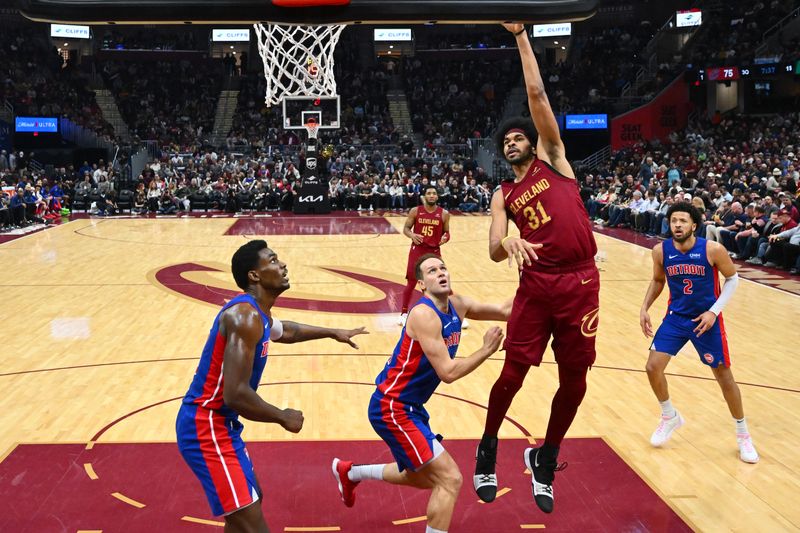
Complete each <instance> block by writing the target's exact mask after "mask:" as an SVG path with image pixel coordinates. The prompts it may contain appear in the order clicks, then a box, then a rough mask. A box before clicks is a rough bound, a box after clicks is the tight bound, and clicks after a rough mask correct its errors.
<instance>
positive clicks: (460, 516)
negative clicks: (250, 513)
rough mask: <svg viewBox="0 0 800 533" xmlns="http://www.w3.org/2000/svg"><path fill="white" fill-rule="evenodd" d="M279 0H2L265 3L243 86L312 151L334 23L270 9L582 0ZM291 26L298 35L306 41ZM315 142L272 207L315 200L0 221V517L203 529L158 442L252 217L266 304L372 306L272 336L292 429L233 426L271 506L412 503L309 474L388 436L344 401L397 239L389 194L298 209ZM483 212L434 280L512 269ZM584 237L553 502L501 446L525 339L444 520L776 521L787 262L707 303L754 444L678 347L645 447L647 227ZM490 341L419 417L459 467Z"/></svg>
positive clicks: (792, 373) (371, 362) (542, 4)
mask: <svg viewBox="0 0 800 533" xmlns="http://www.w3.org/2000/svg"><path fill="white" fill-rule="evenodd" d="M291 3H292V2H290V1H288V0H280V1H278V0H274V1H264V0H214V1H211V2H207V3H204V4H203V7H202V9H200V8H196V7H195V6H193V5H187V4H183V3H180V2H173V1H170V2H153V3H152V5H147V6H146V9H143V7H142V2H140V1H136V2H134V1H131V0H104V1H103V2H100V3H98V2H94V1H91V0H23V1H22V2H21V10H22V12H23V13H24V14H25V15H26V16H28V17H29V18H31V19H34V20H40V21H50V22H77V23H88V24H108V23H119V24H170V23H171V24H176V23H178V24H182V23H211V22H215V23H228V24H245V23H248V24H249V23H252V22H257V21H267V20H268V21H272V22H275V23H283V24H288V25H290V26H288V27H289V28H290V30H287V31H288V32H289V33H283V34H281V33H280V32H281V31H282V30H280V29H277V28H276V27H274V26H275V25H271V24H266V23H265V24H264V27H261V28H257V29H256V33H257V34H258V39H259V48H260V51H261V53H262V55H263V56H264V58H265V64H268V68H267V70H265V76H267V78H268V80H269V83H268V94H267V99H268V100H270V101H272V102H273V103H274V104H280V105H282V112H283V115H284V126H285V127H286V128H287V129H305V130H306V131H307V132H308V134H309V140H310V142H309V158H312V159H313V157H314V156H315V155H316V152H314V148H315V144H316V143H315V142H313V141H311V139H315V137H316V132H317V129H320V128H322V129H325V128H334V129H335V128H336V127H337V123H338V121H339V113H340V107H339V101H338V95H337V91H336V85H335V80H334V79H332V78H331V76H332V70H330V67H331V66H332V65H329V64H326V63H328V62H330V58H331V57H332V52H333V48H334V47H335V45H336V39H338V33H337V30H331V29H329V30H325V29H324V28H323V29H319V30H310V31H313V32H316V33H308V34H306V35H299V36H298V35H295V34H292V33H291V32H293V31H294V30H293V29H291V28H297V26H291V25H292V24H294V25H297V24H344V25H346V24H357V23H362V22H364V23H366V22H371V23H376V22H377V23H381V24H390V23H393V22H403V23H405V24H411V23H447V22H459V23H465V22H470V23H482V24H496V23H498V22H502V21H505V20H512V19H513V20H516V21H520V22H522V21H524V22H549V21H567V20H582V19H585V18H587V17H589V16H591V15H592V14H593V13H594V10H595V8H596V5H597V2H596V0H561V1H554V0H527V1H507V0H502V1H500V0H483V1H473V0H462V1H460V2H458V3H457V6H456V7H454V6H455V4H456V3H453V2H450V1H445V0H442V1H433V0H432V1H428V0H419V1H414V0H408V1H403V2H383V1H378V0H352V2H348V1H347V0H317V1H315V2H311V3H314V4H317V6H316V7H314V8H313V9H312V8H291V7H286V4H291ZM295 3H296V2H295ZM329 28H333V27H332V26H331V27H329ZM325 31H327V32H328V33H326V34H325V35H326V36H325V42H320V39H319V38H318V37H319V36H320V35H323V33H321V32H325ZM338 31H341V29H340V30H338ZM309 38H310V39H311V40H312V41H314V43H313V46H318V47H319V48H314V47H313V46H312V45H308V44H307V41H304V39H309ZM271 39H277V40H274V41H271ZM275 43H279V44H278V45H277V50H275V49H274V46H275ZM303 43H306V44H303ZM292 54H294V55H292ZM273 60H274V61H273ZM281 61H286V62H285V63H281ZM271 69H272V70H271ZM287 102H288V105H287ZM298 102H299V103H298ZM313 161H314V166H311V165H310V164H307V167H308V170H309V171H310V173H309V172H307V173H306V174H304V175H303V182H302V185H301V189H302V188H306V189H305V190H301V191H300V198H301V199H300V200H299V201H300V202H301V203H302V202H304V201H306V202H307V204H308V205H305V206H300V207H301V208H302V209H298V208H297V206H295V212H296V213H297V212H300V213H306V212H312V213H315V215H296V214H295V215H274V216H270V215H261V216H253V215H252V214H250V215H246V216H243V217H238V218H237V217H228V216H223V215H219V216H216V215H206V216H197V217H155V218H140V217H130V218H119V219H96V218H77V219H75V220H72V221H71V222H68V223H65V224H62V225H60V226H58V227H56V228H52V229H48V230H47V231H42V232H38V233H33V234H30V235H26V236H24V237H22V238H20V239H16V240H12V241H9V242H4V243H1V244H0V269H2V270H3V271H4V272H6V277H5V280H4V281H3V282H2V286H3V292H4V297H5V298H4V305H3V317H4V318H5V320H4V324H5V325H6V329H7V332H6V335H4V339H5V343H4V346H3V349H2V353H3V355H4V357H2V358H1V359H0V384H2V387H3V390H4V391H5V394H4V395H3V397H2V399H0V422H2V425H3V427H4V430H3V432H2V433H1V434H0V531H14V532H17V531H36V532H42V531H105V532H112V531H126V532H134V531H135V532H138V531H142V532H145V531H148V532H150V531H159V532H173V531H175V532H178V531H215V530H216V531H220V530H221V529H220V528H222V527H223V525H224V524H223V522H222V521H221V519H220V518H215V517H213V516H211V515H210V513H209V509H208V506H207V504H206V501H205V499H204V496H203V493H202V491H201V488H200V485H199V483H198V482H197V480H196V479H195V478H194V477H193V475H192V473H191V472H190V471H189V469H188V468H187V466H186V465H185V463H184V462H183V460H182V459H181V457H180V455H179V453H178V450H177V446H176V445H175V416H176V413H177V411H178V407H179V403H180V399H181V398H182V397H183V395H184V394H185V392H186V390H187V388H188V386H189V383H190V380H191V378H192V375H193V373H194V370H195V368H196V366H197V363H198V361H199V357H200V353H201V349H202V346H203V344H204V343H205V341H206V337H207V334H208V329H209V327H210V325H211V323H212V321H213V319H214V316H215V315H216V313H217V311H218V309H219V307H220V306H221V305H223V304H224V303H225V302H226V301H228V300H229V299H231V298H232V297H233V296H234V295H235V294H237V292H239V291H238V289H237V288H236V286H235V284H234V283H233V279H232V277H231V275H230V259H231V256H232V254H233V252H234V251H235V250H236V249H237V248H238V247H239V246H241V245H242V244H243V243H245V242H246V241H247V240H249V239H261V238H263V239H266V240H267V241H268V243H269V245H270V247H271V248H272V249H274V250H275V251H276V252H277V253H278V255H279V257H280V259H281V260H283V261H285V262H286V263H287V264H288V268H289V277H290V280H291V289H290V290H289V291H287V292H286V293H285V294H284V295H283V296H281V298H280V299H279V300H278V302H277V304H276V306H275V308H274V314H275V316H277V317H278V318H280V319H282V320H293V321H298V322H303V323H311V324H315V325H321V326H328V327H339V328H356V327H360V326H366V328H367V329H368V330H369V331H370V334H369V335H368V336H363V337H359V338H357V339H356V342H357V343H358V344H359V346H360V348H359V349H357V350H353V349H350V348H349V347H347V346H346V345H343V344H338V343H335V342H333V341H313V342H307V343H302V344H298V345H281V344H274V345H271V347H270V353H269V361H268V363H267V367H266V370H265V372H264V378H263V382H262V384H261V385H262V386H261V388H260V389H259V393H260V394H261V395H262V396H263V397H264V398H265V399H266V400H267V401H269V402H270V403H273V404H275V405H277V406H279V407H293V408H296V409H300V410H302V411H303V413H304V415H305V425H304V427H303V430H302V431H301V432H300V433H299V434H297V435H293V434H289V433H287V432H285V431H284V430H282V429H281V428H280V427H279V426H277V425H274V424H273V425H270V424H259V423H254V422H247V421H245V426H246V429H245V432H244V439H245V440H246V441H247V442H248V449H249V452H250V454H251V456H252V458H253V462H254V465H255V469H256V472H257V474H258V476H259V478H260V481H261V485H262V487H263V489H264V506H263V507H264V512H265V515H266V518H267V521H268V523H269V525H270V528H271V530H272V531H351V532H359V531H376V532H377V531H380V532H406V531H408V532H411V531H420V529H421V527H424V526H423V525H422V524H423V523H424V521H425V512H426V502H427V494H426V493H423V492H421V491H414V490H406V489H401V488H397V487H393V486H384V485H383V484H377V483H376V484H374V486H370V482H365V483H364V484H362V485H361V486H360V488H359V489H358V491H357V498H358V500H357V502H356V505H355V507H354V508H352V509H348V508H345V507H344V506H343V505H342V504H341V501H340V499H339V493H338V490H337V487H336V483H335V480H334V479H332V476H331V472H330V463H331V459H332V458H333V457H334V456H338V457H342V458H345V459H357V460H359V461H363V462H387V461H389V460H390V455H389V453H388V450H387V449H386V447H385V446H384V445H383V443H382V442H381V441H380V440H379V438H378V437H377V435H376V434H375V433H374V431H373V430H372V428H371V426H370V424H369V422H368V419H367V405H368V402H369V397H370V394H371V393H372V390H373V388H374V379H375V376H376V375H377V374H378V373H379V372H380V370H381V369H382V367H383V365H384V363H385V362H386V360H387V359H388V357H389V355H390V353H391V350H392V349H393V347H394V345H395V344H396V342H397V338H398V335H399V333H400V327H399V326H398V325H397V318H398V313H399V309H400V300H401V296H402V291H403V287H404V285H405V280H404V279H403V276H404V273H405V267H406V258H407V254H408V249H409V240H408V239H407V238H406V237H404V236H403V234H402V227H403V222H404V220H405V216H401V215H397V214H383V213H380V212H376V213H375V214H372V213H370V214H366V213H364V214H350V215H346V214H339V215H330V216H328V215H320V213H328V212H329V211H330V206H329V205H323V203H320V202H318V201H317V200H316V198H317V197H318V191H319V189H320V187H322V188H325V189H326V188H327V184H326V183H324V182H323V181H321V180H319V179H318V178H317V175H316V172H314V169H315V168H316V159H313ZM302 198H306V199H307V200H303V199H302ZM320 198H321V197H320ZM303 209H305V210H303ZM489 224H490V218H489V217H487V216H454V217H453V218H452V220H451V222H450V227H451V233H452V240H451V241H450V242H449V243H448V244H446V245H445V246H443V249H442V253H443V256H444V259H445V261H446V262H447V265H448V268H449V270H450V272H451V275H452V279H453V286H454V288H455V290H456V292H460V293H464V294H467V295H469V296H471V297H473V298H476V299H480V300H484V301H502V300H505V299H507V298H510V297H512V296H513V294H514V292H515V290H516V287H517V284H518V274H517V271H516V269H513V268H509V267H508V265H507V264H506V263H500V264H496V263H493V262H492V261H491V260H490V259H489V257H488V232H489ZM596 238H597V241H598V246H599V249H600V254H599V255H598V258H599V259H600V260H601V261H600V263H599V266H600V269H601V287H602V288H601V312H600V316H599V323H600V326H599V330H598V333H597V352H598V357H597V363H596V365H595V366H594V367H593V368H592V370H591V372H590V375H589V390H588V393H587V396H586V398H585V400H584V402H583V405H582V407H581V409H580V410H579V412H578V416H577V418H576V420H575V423H574V424H573V425H572V427H571V429H570V432H569V433H568V435H567V439H566V440H565V441H564V443H563V445H562V448H561V453H560V456H559V459H560V460H562V461H567V462H568V463H569V467H568V468H567V469H566V470H565V471H563V472H560V473H559V474H558V476H557V481H556V482H555V485H554V487H555V491H556V492H557V493H558V509H557V510H556V512H555V513H553V514H552V515H545V514H543V513H541V512H540V511H539V510H538V509H537V507H536V505H535V504H534V502H533V501H532V497H531V493H530V476H529V475H528V473H526V472H525V469H524V466H523V463H522V457H521V455H522V450H523V449H524V448H525V447H526V446H527V445H528V443H534V442H537V441H538V439H541V438H542V437H543V435H544V432H545V428H546V424H547V419H548V416H549V411H550V399H551V398H552V397H553V393H554V392H555V390H556V388H557V386H558V379H557V369H556V366H555V362H554V360H553V354H552V351H550V350H549V349H548V352H547V354H546V355H545V361H544V363H543V364H542V366H541V367H540V368H539V369H535V370H533V371H532V372H531V373H530V374H529V375H528V377H527V379H526V381H525V385H524V387H523V389H522V390H521V391H520V393H519V394H517V396H516V398H515V400H514V403H513V404H512V406H511V409H510V410H509V412H508V416H507V419H506V422H505V423H504V425H503V427H502V428H501V431H500V438H501V445H500V450H499V460H498V474H499V483H500V484H499V492H498V496H499V497H498V500H497V501H496V502H495V503H493V504H490V505H485V504H482V503H479V501H478V498H477V496H475V494H474V493H473V491H472V488H471V486H470V483H469V481H467V482H466V483H465V485H464V487H463V488H462V491H461V494H460V497H459V500H458V503H457V506H456V510H455V514H454V518H453V524H452V527H451V529H452V531H463V532H476V533H483V532H495V531H498V532H501V531H502V532H505V531H518V530H527V529H545V530H550V531H578V530H580V531H688V530H702V531H727V530H737V531H787V530H796V529H798V528H800V508H798V506H797V503H796V499H797V495H798V494H800V481H798V480H800V452H798V451H797V450H796V448H795V446H794V445H793V444H794V442H795V440H794V437H800V435H798V431H797V430H796V420H797V413H798V412H800V385H798V380H797V377H796V376H798V375H800V362H798V360H797V357H796V354H795V351H796V348H797V346H798V345H800V334H798V333H797V329H796V320H797V318H796V317H798V316H800V298H799V297H798V293H800V291H798V288H797V286H796V285H797V284H796V283H795V282H789V283H786V284H783V285H784V286H782V287H781V288H776V287H774V286H770V285H769V284H767V283H757V282H753V281H744V282H743V283H741V285H740V287H739V289H738V290H737V293H736V295H735V297H734V298H733V300H732V302H731V303H730V305H728V307H727V308H726V311H725V319H726V324H727V330H728V337H729V342H730V347H731V354H732V360H733V367H734V369H735V375H736V378H737V380H738V382H739V384H740V386H741V388H742V394H743V396H744V403H745V406H746V412H747V418H748V422H749V426H750V430H751V432H752V434H753V438H754V441H755V442H756V443H757V446H758V449H759V451H760V454H761V460H760V462H759V463H758V464H757V465H749V464H744V463H743V462H741V461H740V460H739V459H738V457H737V451H738V450H737V446H736V440H735V438H734V433H733V421H732V420H731V418H730V416H729V414H728V411H727V408H726V405H725V403H724V401H723V399H722V395H721V394H720V392H719V388H718V386H717V383H716V382H715V381H714V379H713V377H712V374H711V372H710V371H709V369H708V368H706V367H705V366H704V365H702V364H701V363H700V361H699V360H698V357H697V355H696V354H695V353H693V350H692V349H691V347H689V349H684V350H683V351H682V353H681V354H680V357H678V358H677V359H676V360H675V361H674V362H673V363H672V364H671V365H670V367H669V373H668V374H669V380H670V391H671V396H672V399H673V401H674V402H675V404H676V406H679V408H680V409H681V411H682V413H683V414H684V416H685V417H686V420H687V424H686V426H685V427H683V428H682V429H681V430H680V431H679V432H677V433H676V435H675V436H674V437H673V438H672V440H671V441H670V442H669V443H668V445H667V446H666V447H665V448H663V449H654V448H652V447H651V446H650V444H649V437H650V434H651V433H652V431H653V429H654V427H655V426H656V424H657V422H658V417H659V408H658V404H657V401H656V400H655V398H654V396H653V394H652V392H651V389H650V386H649V384H648V380H647V376H646V374H645V372H644V366H645V361H646V359H647V354H648V348H649V341H648V340H647V339H646V338H645V337H644V336H643V335H642V333H641V331H640V328H639V308H640V306H641V302H642V299H643V297H644V294H645V291H646V289H647V286H648V283H649V281H650V276H651V271H652V260H651V256H650V250H649V248H648V247H646V246H642V245H640V244H637V243H635V242H626V241H624V240H620V239H617V238H614V237H612V236H609V235H602V234H596ZM643 244H649V245H651V244H652V243H649V242H644V243H643ZM541 253H546V250H543V251H542V252H541ZM744 277H747V276H744ZM751 277H752V276H751ZM773 285H777V284H776V283H773ZM665 308H666V296H662V298H661V299H660V300H659V301H658V302H657V303H656V304H655V306H654V308H653V309H651V316H652V317H653V318H654V319H655V322H656V323H658V322H660V320H659V318H658V317H660V316H663V313H664V310H665ZM492 325H493V324H491V323H476V322H473V324H472V327H471V328H470V329H468V330H466V331H465V332H464V333H463V335H462V338H461V339H462V340H461V344H462V348H461V354H462V355H467V354H469V353H471V352H473V351H474V350H476V349H477V348H478V347H479V346H480V345H481V343H482V336H483V333H484V332H485V331H486V330H487V329H488V328H489V327H490V326H492ZM12 328H13V329H12ZM502 365H503V353H502V352H498V353H497V354H495V355H494V356H493V357H491V358H490V359H489V360H488V361H487V362H486V363H485V364H483V365H482V366H481V367H480V368H478V369H477V370H476V371H475V372H473V373H472V374H470V375H469V376H467V377H466V378H464V379H462V380H459V381H458V382H457V383H455V384H452V385H442V386H441V387H440V388H439V389H438V392H437V393H436V394H435V396H434V397H433V399H432V400H431V402H430V404H429V411H430V413H431V416H432V420H431V425H432V428H433V429H434V431H436V432H438V433H441V434H442V435H443V436H444V439H445V440H444V445H445V447H446V448H447V449H448V450H449V451H450V452H451V453H452V455H453V457H454V458H455V460H456V461H457V462H458V464H459V466H460V468H461V471H462V473H463V474H464V476H465V479H467V480H469V478H470V477H471V473H472V470H473V467H474V450H475V446H476V444H477V440H478V439H479V438H480V435H481V434H482V431H483V424H484V420H485V416H486V405H487V401H488V396H489V391H490V389H491V387H492V385H493V384H494V382H495V380H496V378H497V376H498V375H499V373H500V370H501V368H502Z"/></svg>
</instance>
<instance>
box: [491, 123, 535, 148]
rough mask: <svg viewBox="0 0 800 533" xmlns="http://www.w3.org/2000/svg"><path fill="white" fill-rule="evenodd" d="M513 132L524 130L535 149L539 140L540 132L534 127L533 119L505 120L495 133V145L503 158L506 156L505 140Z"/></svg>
mask: <svg viewBox="0 0 800 533" xmlns="http://www.w3.org/2000/svg"><path fill="white" fill-rule="evenodd" d="M511 130H522V131H523V132H524V133H525V137H527V138H528V140H529V141H530V143H531V146H534V147H535V146H536V141H538V140H539V132H537V131H536V126H534V125H533V122H531V119H529V118H523V117H514V118H510V119H508V120H505V121H503V123H502V124H500V126H499V127H498V128H497V130H496V131H495V132H494V144H495V147H496V148H497V153H498V154H499V155H501V156H503V154H504V152H503V140H504V139H505V138H506V134H507V133H508V132H509V131H511Z"/></svg>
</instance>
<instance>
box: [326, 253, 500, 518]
mask: <svg viewBox="0 0 800 533" xmlns="http://www.w3.org/2000/svg"><path fill="white" fill-rule="evenodd" d="M414 270H415V275H416V278H417V282H418V283H419V286H420V289H421V290H422V291H423V294H424V296H423V297H422V298H420V300H419V302H417V304H416V305H415V306H414V307H413V308H412V309H411V312H410V313H409V315H408V321H407V323H406V325H405V326H404V327H403V331H402V333H401V334H400V340H399V341H398V342H397V345H396V346H395V349H394V353H393V355H392V357H391V358H389V361H388V362H387V363H386V366H385V367H384V369H383V370H382V371H381V373H380V374H378V377H377V378H376V379H375V384H376V385H377V387H376V389H375V392H373V394H372V398H371V399H370V402H369V420H370V423H371V424H372V427H373V428H374V429H375V432H376V433H377V434H378V435H380V437H381V438H382V439H383V440H384V442H386V444H387V445H388V446H389V449H390V450H391V452H392V455H393V456H394V459H395V462H394V463H388V464H358V465H354V464H353V463H352V461H342V460H339V459H334V460H333V465H332V469H333V475H334V477H335V478H336V482H337V484H338V487H339V492H340V493H341V496H342V500H343V501H344V503H345V505H347V506H348V507H352V506H353V504H354V503H355V488H356V486H357V485H358V484H359V483H360V482H361V481H364V480H375V481H384V482H387V483H391V484H394V485H407V486H410V487H414V488H417V489H422V490H430V491H431V495H430V499H429V500H428V510H427V529H426V530H425V531H426V532H427V533H442V532H445V531H447V529H448V527H450V519H451V518H452V516H453V509H454V507H455V504H456V499H457V498H458V493H459V490H460V489H461V482H462V476H461V472H460V471H459V469H458V465H457V464H456V462H455V461H454V460H453V458H452V457H451V456H450V454H448V453H447V451H446V450H445V449H444V447H443V446H442V444H441V442H440V440H441V437H440V436H437V435H434V433H433V432H432V431H431V428H430V424H429V418H430V417H429V415H428V412H427V411H426V410H425V404H426V403H427V402H428V400H429V399H430V397H431V396H432V395H433V393H434V391H435V390H436V388H437V387H438V386H439V384H440V383H441V382H442V381H444V382H445V383H452V382H453V381H455V380H457V379H460V378H462V377H464V376H466V375H467V374H469V373H470V372H472V371H473V370H475V369H476V368H477V367H478V366H479V365H480V364H481V363H483V362H484V361H485V360H486V359H488V358H489V356H490V355H492V354H493V353H494V352H495V351H497V349H498V348H499V347H500V342H501V341H502V339H503V334H502V331H501V330H500V328H499V327H497V326H493V327H491V328H489V330H488V331H487V332H486V333H485V334H484V336H483V346H481V347H480V348H479V349H478V350H477V351H476V352H475V353H473V354H472V355H470V356H469V357H462V358H459V359H456V358H455V357H456V351H457V350H458V345H459V342H460V340H461V324H462V321H463V320H464V318H465V317H467V316H468V317H470V318H473V319H475V320H498V321H506V320H507V319H508V316H509V314H510V313H511V300H510V299H509V300H508V301H506V302H505V303H503V304H490V303H484V302H479V301H475V300H472V299H471V298H468V297H466V296H460V295H452V292H451V290H450V274H449V272H448V271H447V267H446V266H445V264H444V261H442V259H441V258H440V257H438V256H437V255H434V254H425V255H423V256H422V257H420V258H419V259H418V260H417V262H416V264H415V269H414ZM451 414H452V413H451Z"/></svg>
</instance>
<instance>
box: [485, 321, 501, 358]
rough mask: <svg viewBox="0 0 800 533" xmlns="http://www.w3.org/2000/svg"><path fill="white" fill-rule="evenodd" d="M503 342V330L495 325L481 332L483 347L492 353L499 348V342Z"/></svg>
mask: <svg viewBox="0 0 800 533" xmlns="http://www.w3.org/2000/svg"><path fill="white" fill-rule="evenodd" d="M501 342H503V330H502V329H500V328H499V327H497V326H492V327H490V328H489V330H488V331H487V332H486V333H484V334H483V347H484V349H485V350H486V351H487V352H489V355H492V354H493V353H494V352H496V351H497V349H498V348H500V343H501Z"/></svg>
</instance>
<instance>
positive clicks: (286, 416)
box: [281, 407, 305, 433]
mask: <svg viewBox="0 0 800 533" xmlns="http://www.w3.org/2000/svg"><path fill="white" fill-rule="evenodd" d="M304 420H305V419H304V418H303V411H298V410H297V409H289V408H288V407H287V408H286V409H284V410H283V420H281V426H283V429H285V430H286V431H291V432H292V433H300V430H301V429H303V421H304Z"/></svg>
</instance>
